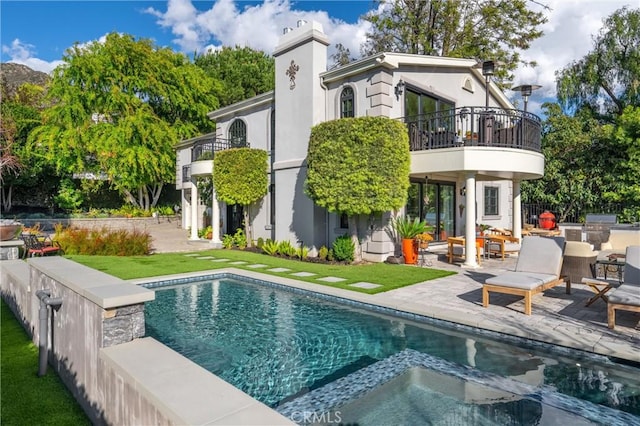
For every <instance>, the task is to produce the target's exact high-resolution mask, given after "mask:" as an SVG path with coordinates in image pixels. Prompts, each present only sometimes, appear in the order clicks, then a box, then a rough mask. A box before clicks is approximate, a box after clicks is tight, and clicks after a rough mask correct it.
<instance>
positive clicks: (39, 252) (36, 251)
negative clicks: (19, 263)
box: [20, 234, 64, 258]
mask: <svg viewBox="0 0 640 426" xmlns="http://www.w3.org/2000/svg"><path fill="white" fill-rule="evenodd" d="M20 238H21V239H22V241H24V247H25V250H24V257H25V258H26V257H34V256H47V255H57V254H64V252H63V251H62V248H61V247H60V245H59V244H57V243H56V242H55V241H51V239H50V238H49V239H48V240H47V239H46V238H45V239H43V240H40V238H39V237H38V236H37V235H33V234H22V235H21V236H20Z"/></svg>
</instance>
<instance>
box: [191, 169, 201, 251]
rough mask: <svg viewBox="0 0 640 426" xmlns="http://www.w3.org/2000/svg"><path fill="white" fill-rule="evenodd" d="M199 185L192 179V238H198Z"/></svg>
mask: <svg viewBox="0 0 640 426" xmlns="http://www.w3.org/2000/svg"><path fill="white" fill-rule="evenodd" d="M198 204H199V202H198V185H196V180H195V179H191V236H190V237H189V239H190V240H198V239H200V238H199V237H198V210H199V209H198Z"/></svg>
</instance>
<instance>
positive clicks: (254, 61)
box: [194, 46, 276, 107]
mask: <svg viewBox="0 0 640 426" xmlns="http://www.w3.org/2000/svg"><path fill="white" fill-rule="evenodd" d="M194 62H195V64H196V65H197V66H199V67H200V68H202V69H203V70H204V71H205V73H206V74H207V75H208V76H209V77H212V78H213V79H214V80H216V82H217V83H218V84H217V85H216V88H215V94H216V96H217V98H218V100H219V101H220V106H221V107H224V106H227V105H231V104H233V103H235V102H239V101H243V100H245V99H248V98H251V97H253V96H256V95H259V94H261V93H265V92H268V91H270V90H273V89H274V87H275V78H276V77H275V76H276V74H275V61H274V59H273V58H272V57H271V56H269V55H267V54H266V53H264V52H261V51H258V50H253V49H251V48H249V47H240V46H236V47H235V48H231V47H223V48H222V49H221V50H216V51H209V52H208V53H206V54H204V55H196V57H195V60H194Z"/></svg>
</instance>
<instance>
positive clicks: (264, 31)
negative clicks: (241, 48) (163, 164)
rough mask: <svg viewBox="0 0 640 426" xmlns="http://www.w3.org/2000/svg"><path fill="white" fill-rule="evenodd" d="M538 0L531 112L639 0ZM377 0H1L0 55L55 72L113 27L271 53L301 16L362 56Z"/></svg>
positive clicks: (195, 46)
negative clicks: (609, 20) (69, 52)
mask: <svg viewBox="0 0 640 426" xmlns="http://www.w3.org/2000/svg"><path fill="white" fill-rule="evenodd" d="M539 3H543V4H545V5H548V6H549V9H548V10H545V11H544V13H545V14H546V15H547V17H548V22H547V23H546V24H544V25H543V27H542V30H543V31H544V32H545V35H544V36H543V37H542V38H540V39H538V40H536V41H535V42H534V43H533V44H532V46H531V48H530V49H529V50H527V51H526V52H522V57H523V59H525V60H528V61H531V60H533V61H536V62H537V63H538V67H536V68H530V67H529V68H525V67H522V68H519V69H518V70H517V71H516V73H515V81H514V83H515V84H540V85H542V86H543V88H542V89H541V90H539V91H538V92H534V96H532V97H531V99H530V101H529V110H530V111H537V110H538V109H539V105H540V102H542V101H543V100H545V99H549V98H553V97H555V84H554V75H555V72H556V71H557V70H559V69H561V68H562V67H564V66H566V65H568V64H570V63H571V62H572V61H574V60H576V59H579V58H581V57H582V56H584V54H586V53H587V52H588V51H589V50H590V49H591V47H592V44H591V40H592V36H593V35H594V34H596V33H597V32H598V30H599V29H600V28H601V27H602V20H603V19H604V18H606V17H607V16H608V15H610V14H611V13H612V12H614V11H615V10H617V9H619V8H620V7H622V6H625V5H627V6H630V7H640V0H539V1H536V2H533V1H531V2H529V7H531V8H532V9H536V10H540V6H539V5H538V4H539ZM373 7H374V4H373V2H372V1H371V0H342V1H335V0H324V1H323V0H318V1H310V0H264V1H238V0H208V1H199V0H140V1H135V0H108V1H92V0H82V1H81V0H78V1H61V0H57V1H54V0H45V1H32V0H2V1H0V44H1V46H2V49H1V61H2V62H17V63H22V64H25V65H27V66H29V67H31V68H33V69H37V70H39V71H44V72H50V71H51V70H52V69H53V68H55V66H57V65H58V64H59V63H60V60H61V59H62V56H63V54H64V51H65V49H67V48H68V47H70V46H72V45H73V44H74V43H75V42H78V43H87V42H91V41H96V40H100V39H101V38H102V37H104V36H105V35H106V34H108V33H109V32H113V31H117V32H121V33H128V34H131V35H133V36H136V37H144V38H151V39H153V40H155V42H156V44H158V45H160V46H169V47H171V48H172V49H174V50H176V51H182V52H185V53H187V54H191V53H193V52H194V51H204V50H206V49H207V48H212V47H213V48H215V47H218V46H221V45H231V46H233V45H246V46H250V47H252V48H254V49H260V50H264V51H266V52H269V53H270V52H271V51H272V50H273V48H274V47H275V45H276V42H277V39H278V37H279V36H280V35H281V34H282V28H284V27H287V26H289V27H294V26H295V24H296V22H297V20H299V19H305V20H307V21H311V20H315V21H318V22H320V23H321V24H322V26H323V29H324V31H325V33H326V34H327V36H328V37H329V39H330V40H331V43H332V46H333V45H335V44H336V43H342V44H343V45H344V46H346V47H347V48H349V49H350V50H351V52H352V53H354V54H355V56H357V55H358V53H359V46H360V44H361V43H362V42H363V41H364V36H365V33H366V32H367V30H368V28H369V27H368V23H366V22H364V21H362V20H360V19H359V18H360V16H361V15H363V14H364V13H366V12H368V11H369V10H371V9H372V8H373ZM330 53H331V52H330Z"/></svg>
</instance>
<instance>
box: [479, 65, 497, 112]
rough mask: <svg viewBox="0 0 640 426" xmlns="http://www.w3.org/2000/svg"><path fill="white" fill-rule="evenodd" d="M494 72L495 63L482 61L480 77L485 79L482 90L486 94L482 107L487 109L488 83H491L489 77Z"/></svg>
mask: <svg viewBox="0 0 640 426" xmlns="http://www.w3.org/2000/svg"><path fill="white" fill-rule="evenodd" d="M494 71H495V63H494V62H493V61H484V62H483V63H482V75H484V78H485V86H484V88H485V92H486V98H485V103H484V106H485V107H487V108H489V82H490V81H491V76H492V75H493V72H494Z"/></svg>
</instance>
